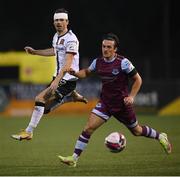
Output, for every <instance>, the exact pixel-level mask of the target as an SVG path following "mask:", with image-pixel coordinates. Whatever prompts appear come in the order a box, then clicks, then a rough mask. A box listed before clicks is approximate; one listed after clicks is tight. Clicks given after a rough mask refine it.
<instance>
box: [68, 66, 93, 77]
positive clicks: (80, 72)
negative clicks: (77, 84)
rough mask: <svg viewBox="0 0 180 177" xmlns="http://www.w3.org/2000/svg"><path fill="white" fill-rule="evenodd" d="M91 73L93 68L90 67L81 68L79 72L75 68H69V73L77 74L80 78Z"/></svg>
mask: <svg viewBox="0 0 180 177" xmlns="http://www.w3.org/2000/svg"><path fill="white" fill-rule="evenodd" d="M90 73H91V70H89V69H88V68H86V69H81V70H80V71H78V72H75V71H74V70H73V69H70V70H69V74H71V75H74V76H76V77H78V78H80V79H83V78H86V77H88V76H89V75H90Z"/></svg>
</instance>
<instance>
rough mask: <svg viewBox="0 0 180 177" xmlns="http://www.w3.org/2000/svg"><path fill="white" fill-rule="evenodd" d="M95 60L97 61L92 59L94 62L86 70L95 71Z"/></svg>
mask: <svg viewBox="0 0 180 177" xmlns="http://www.w3.org/2000/svg"><path fill="white" fill-rule="evenodd" d="M96 60H97V59H94V60H93V61H92V63H91V64H90V66H89V67H88V69H89V70H90V71H95V70H96Z"/></svg>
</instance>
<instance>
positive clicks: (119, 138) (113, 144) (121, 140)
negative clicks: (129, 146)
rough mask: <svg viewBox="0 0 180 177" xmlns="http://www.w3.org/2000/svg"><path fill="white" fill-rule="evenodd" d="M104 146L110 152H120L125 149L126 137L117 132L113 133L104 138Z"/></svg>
mask: <svg viewBox="0 0 180 177" xmlns="http://www.w3.org/2000/svg"><path fill="white" fill-rule="evenodd" d="M105 145H106V147H107V148H108V149H109V150H110V151H111V152H120V151H122V150H123V149H124V148H125V147H126V137H125V136H124V135H123V134H122V133H119V132H113V133H111V134H109V135H108V136H107V137H106V138H105Z"/></svg>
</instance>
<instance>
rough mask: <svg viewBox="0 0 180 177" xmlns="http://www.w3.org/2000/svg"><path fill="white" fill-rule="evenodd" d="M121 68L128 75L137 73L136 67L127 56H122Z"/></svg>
mask: <svg viewBox="0 0 180 177" xmlns="http://www.w3.org/2000/svg"><path fill="white" fill-rule="evenodd" d="M121 69H122V70H123V72H125V73H126V74H128V75H129V76H130V77H131V76H134V75H135V74H136V73H137V71H136V68H135V67H134V65H133V64H132V63H131V62H130V61H129V60H128V59H127V58H124V59H123V60H122V62H121Z"/></svg>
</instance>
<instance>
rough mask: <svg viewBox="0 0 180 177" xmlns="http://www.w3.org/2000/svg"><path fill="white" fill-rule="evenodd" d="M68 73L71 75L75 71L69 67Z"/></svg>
mask: <svg viewBox="0 0 180 177" xmlns="http://www.w3.org/2000/svg"><path fill="white" fill-rule="evenodd" d="M68 73H69V74H71V75H75V73H76V72H75V71H74V70H73V69H72V68H70V69H69V71H68Z"/></svg>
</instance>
